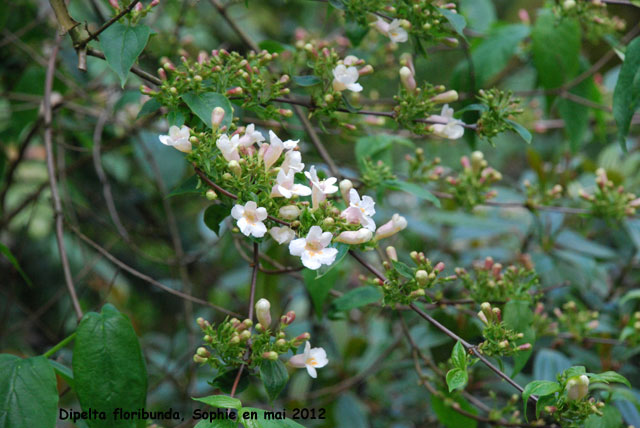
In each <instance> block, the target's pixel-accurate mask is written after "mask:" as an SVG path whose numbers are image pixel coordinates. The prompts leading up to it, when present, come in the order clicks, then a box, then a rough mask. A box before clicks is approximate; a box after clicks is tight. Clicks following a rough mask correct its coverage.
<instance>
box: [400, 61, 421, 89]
mask: <svg viewBox="0 0 640 428" xmlns="http://www.w3.org/2000/svg"><path fill="white" fill-rule="evenodd" d="M400 82H402V86H404V88H405V89H406V90H407V91H409V92H413V91H415V89H416V86H417V85H416V79H415V78H414V77H413V73H412V72H411V69H410V68H409V67H407V66H404V67H402V68H400Z"/></svg>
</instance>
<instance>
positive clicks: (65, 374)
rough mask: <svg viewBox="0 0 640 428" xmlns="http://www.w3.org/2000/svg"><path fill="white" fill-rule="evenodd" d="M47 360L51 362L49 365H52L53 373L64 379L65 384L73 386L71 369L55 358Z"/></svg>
mask: <svg viewBox="0 0 640 428" xmlns="http://www.w3.org/2000/svg"><path fill="white" fill-rule="evenodd" d="M48 361H49V364H51V367H53V371H55V373H56V374H57V375H58V376H60V377H61V378H62V379H64V381H65V382H67V384H68V385H69V386H70V387H71V388H74V382H73V371H71V369H70V368H69V367H67V366H65V365H62V364H60V363H59V362H57V361H55V360H48Z"/></svg>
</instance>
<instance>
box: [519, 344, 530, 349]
mask: <svg viewBox="0 0 640 428" xmlns="http://www.w3.org/2000/svg"><path fill="white" fill-rule="evenodd" d="M529 349H531V344H530V343H523V344H522V345H520V346H518V351H528V350H529Z"/></svg>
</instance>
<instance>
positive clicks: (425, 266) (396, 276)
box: [370, 246, 456, 306]
mask: <svg viewBox="0 0 640 428" xmlns="http://www.w3.org/2000/svg"><path fill="white" fill-rule="evenodd" d="M386 252H387V256H388V257H389V261H388V262H387V261H385V262H384V263H383V265H384V268H385V271H386V272H385V276H386V277H387V281H386V282H382V281H381V280H380V279H377V278H376V279H373V280H370V282H371V283H372V284H375V285H378V286H380V287H381V288H382V292H383V294H384V299H383V303H384V304H385V305H391V306H395V305H396V304H409V303H411V302H413V301H415V300H418V299H420V298H423V297H425V296H426V295H427V292H426V290H427V289H430V288H433V287H434V286H436V285H438V284H443V283H447V282H449V281H453V280H455V279H456V276H455V275H450V276H443V275H441V274H442V271H444V268H445V265H444V263H443V262H438V263H436V264H435V265H433V264H432V263H431V260H429V259H428V258H426V257H425V255H424V253H423V252H417V251H412V252H411V254H410V256H411V260H412V261H413V263H414V264H415V267H410V266H408V265H406V264H405V263H403V262H401V261H399V260H398V255H397V252H396V249H395V248H394V247H391V246H390V247H387V248H386Z"/></svg>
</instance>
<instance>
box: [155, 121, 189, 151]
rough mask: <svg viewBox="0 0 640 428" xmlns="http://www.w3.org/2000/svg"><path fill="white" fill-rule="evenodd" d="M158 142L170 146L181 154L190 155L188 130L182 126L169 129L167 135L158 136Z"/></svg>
mask: <svg viewBox="0 0 640 428" xmlns="http://www.w3.org/2000/svg"><path fill="white" fill-rule="evenodd" d="M159 138H160V142H161V143H162V144H164V145H165V146H172V147H174V148H176V149H178V150H180V151H181V152H184V153H191V142H190V141H189V128H188V127H186V126H183V127H182V128H178V127H177V126H172V127H170V128H169V135H160V137H159Z"/></svg>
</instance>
